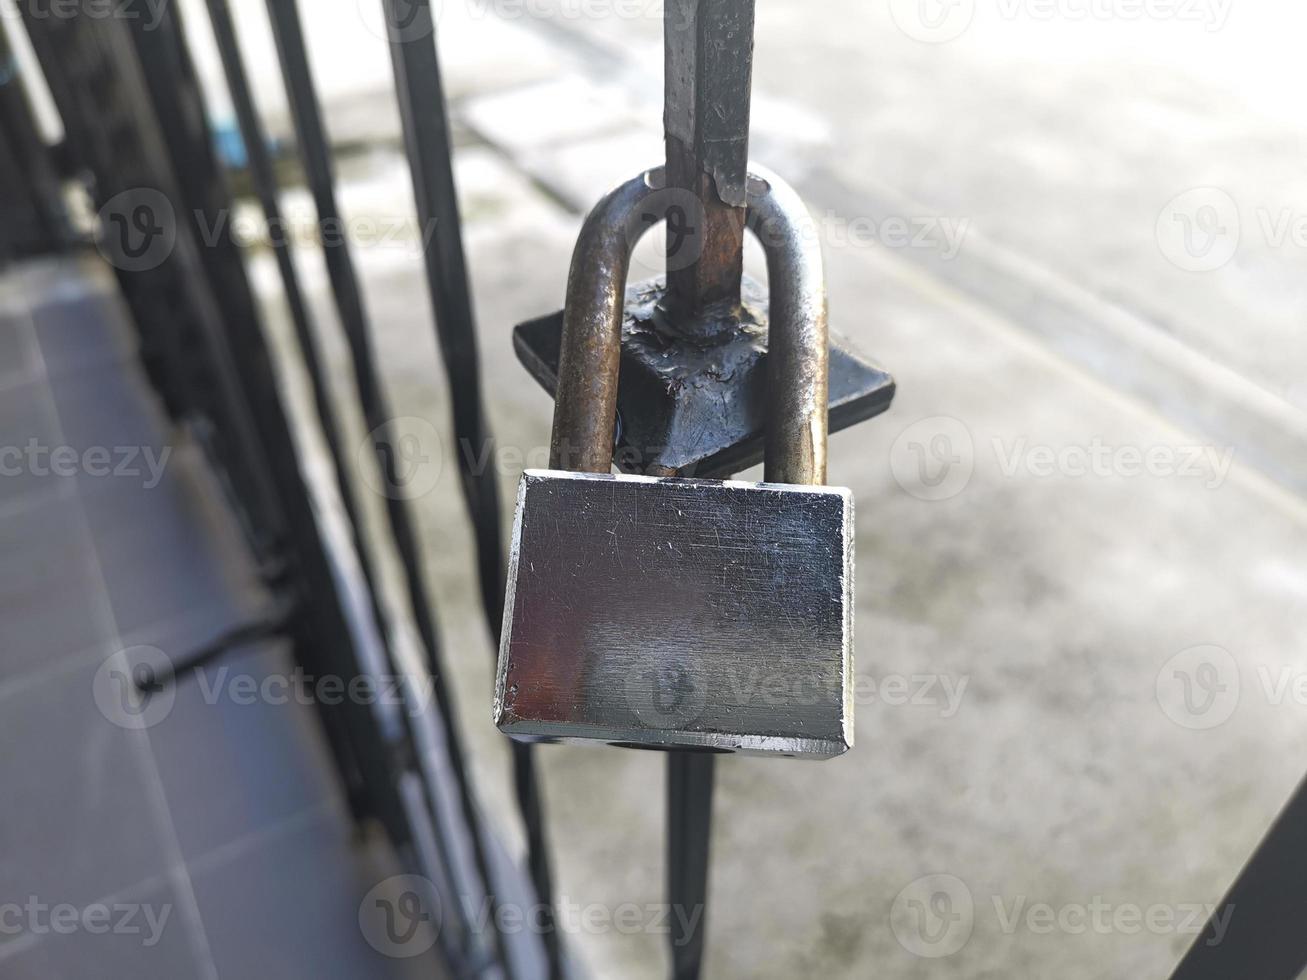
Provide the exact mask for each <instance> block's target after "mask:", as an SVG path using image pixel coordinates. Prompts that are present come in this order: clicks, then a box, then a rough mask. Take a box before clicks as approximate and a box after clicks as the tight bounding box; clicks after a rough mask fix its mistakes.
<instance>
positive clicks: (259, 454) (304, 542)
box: [23, 4, 408, 845]
mask: <svg viewBox="0 0 1307 980" xmlns="http://www.w3.org/2000/svg"><path fill="white" fill-rule="evenodd" d="M23 14H24V20H25V24H26V27H27V29H28V32H29V34H30V35H31V36H32V40H33V47H34V48H35V50H36V53H37V55H38V57H39V58H40V60H41V64H42V68H43V70H44V72H45V73H46V75H47V78H48V79H49V81H50V87H51V91H52V93H53V94H54V97H55V100H56V103H57V105H58V108H59V111H60V114H61V115H62V117H63V120H64V124H65V128H66V130H67V132H68V138H69V141H70V148H71V154H70V156H71V158H72V159H73V160H75V161H76V163H77V165H78V166H79V167H84V168H86V169H87V170H89V171H90V172H92V173H93V174H94V175H95V178H96V179H95V183H94V190H95V193H96V195H97V203H100V204H103V202H104V200H105V198H106V197H108V196H112V195H113V194H114V193H116V192H118V191H121V190H123V189H130V188H141V187H151V188H156V189H158V190H159V191H160V192H162V193H164V194H165V195H166V196H167V197H168V198H169V200H170V201H172V202H175V208H176V210H178V211H179V212H182V213H186V214H189V213H190V210H189V208H190V206H191V205H194V204H196V203H197V202H196V200H195V199H194V198H192V197H191V196H190V193H191V191H194V190H195V188H194V187H193V186H191V185H189V184H183V183H182V180H181V177H180V175H179V174H178V170H179V168H180V163H181V162H182V161H186V162H188V163H195V164H197V165H198V166H201V167H204V166H209V167H210V169H209V170H206V171H204V173H208V174H210V175H211V174H212V172H213V171H212V168H211V165H212V160H208V161H207V163H206V160H205V159H204V149H205V148H207V146H208V141H207V129H206V127H205V125H204V119H203V111H202V107H201V108H200V110H199V112H198V113H197V118H196V119H195V125H194V127H186V128H184V129H181V130H175V131H170V132H167V133H165V132H164V129H163V127H162V125H161V118H162V111H161V108H160V106H159V105H158V104H157V102H158V99H159V96H160V95H165V94H166V95H171V96H172V97H174V98H177V97H184V93H183V92H182V90H183V89H185V88H186V86H187V84H188V81H187V76H186V75H185V74H183V73H181V72H180V71H179V72H178V73H177V74H175V75H171V76H170V77H166V78H165V79H164V82H165V84H166V88H165V89H164V90H162V91H161V90H160V89H159V88H158V87H157V84H158V83H159V82H160V78H159V77H158V76H155V77H154V78H153V80H152V81H147V80H146V78H145V77H144V75H143V68H144V65H143V64H142V62H143V60H144V59H145V54H144V52H142V51H141V50H140V49H139V48H137V47H136V44H137V43H138V42H140V40H141V38H140V36H139V35H135V34H134V32H133V31H132V30H131V29H130V28H129V26H128V25H129V24H130V21H127V20H125V19H122V18H118V19H106V18H103V17H98V18H97V17H94V16H87V15H85V14H84V13H81V12H78V11H73V12H72V14H71V15H69V16H60V17H58V18H54V17H51V16H49V11H48V10H47V11H44V12H42V11H39V10H36V9H31V8H29V5H27V4H24V5H23ZM143 19H149V18H143ZM151 22H152V23H158V22H157V21H154V20H151ZM160 36H161V37H166V38H167V39H168V43H180V37H179V35H177V34H175V33H172V32H169V33H168V34H166V35H160ZM177 57H179V58H180V57H184V52H180V53H177ZM163 64H164V65H165V66H169V65H172V66H173V67H176V66H175V65H174V63H173V62H172V61H171V60H169V59H168V58H167V57H165V58H164V61H163ZM155 67H158V66H157V65H156V66H155ZM208 190H209V191H210V192H212V193H221V190H222V188H221V186H220V185H214V186H212V187H209V188H208ZM176 231H177V242H176V249H175V250H174V251H173V252H172V253H171V254H170V255H169V256H168V257H167V258H166V259H164V261H163V262H162V264H160V265H158V266H156V267H154V268H152V269H148V270H140V271H127V270H125V269H122V268H119V269H118V273H119V281H120V283H121V284H122V287H123V291H124V294H125V295H126V296H127V298H128V300H129V302H130V303H131V305H132V308H133V312H134V313H136V314H138V315H141V314H144V315H145V316H148V317H153V316H155V315H156V314H157V313H158V311H159V308H160V305H162V306H163V307H164V308H166V309H167V311H168V315H169V317H170V319H169V325H170V326H173V327H174V328H175V327H176V326H177V325H178V324H179V323H180V324H186V325H188V329H190V328H194V329H196V331H197V336H196V338H195V339H196V340H197V341H198V342H199V343H200V345H201V349H200V350H199V351H197V353H198V354H199V357H198V358H195V359H196V360H199V361H202V362H203V363H202V365H201V366H202V367H203V371H197V372H196V373H197V374H208V373H212V374H214V375H217V376H218V387H220V388H221V389H222V392H223V393H222V395H221V396H220V397H218V398H216V399H215V400H214V402H213V403H211V404H206V403H204V401H203V399H201V400H200V404H201V405H203V406H204V407H206V408H208V409H209V410H213V409H215V408H216V409H218V410H219V411H218V414H217V416H216V418H215V421H216V422H217V423H219V424H220V425H235V424H241V425H244V424H246V423H248V422H249V419H247V418H246V417H247V416H254V417H256V418H257V422H258V424H257V426H255V427H254V432H253V435H254V436H256V438H252V439H251V440H244V439H242V440H238V441H237V442H236V443H235V446H234V447H233V448H236V449H239V450H241V451H243V452H244V453H247V454H248V459H246V460H245V465H246V466H247V467H248V468H249V469H251V470H254V471H257V472H259V473H262V474H265V475H268V474H270V480H269V487H270V489H271V491H272V493H273V496H274V499H273V503H274V504H275V505H276V507H277V513H275V514H264V515H263V518H264V519H265V520H269V521H273V527H274V528H275V529H279V528H280V524H279V523H278V521H279V515H285V516H286V520H287V524H288V527H287V531H286V536H285V539H284V541H285V544H286V545H287V546H288V548H289V551H288V552H287V553H286V557H287V558H288V559H289V565H288V566H287V568H286V575H285V582H287V583H293V584H294V585H295V586H296V589H295V598H298V599H299V600H300V602H301V603H302V606H301V608H302V609H303V610H304V611H305V615H302V616H296V617H295V618H294V620H293V629H294V632H295V650H296V652H297V654H299V655H301V656H302V655H304V654H305V653H309V652H311V653H312V655H313V657H314V662H313V663H311V664H308V666H309V668H310V669H311V670H314V671H315V672H321V673H330V672H336V673H340V674H341V676H347V675H348V674H347V672H348V671H349V670H350V665H351V664H357V662H358V651H357V648H356V647H355V646H354V641H353V639H352V637H351V634H350V631H349V629H348V625H347V618H348V617H347V616H346V614H345V611H344V606H343V604H342V602H341V598H340V593H339V590H338V584H337V581H336V579H335V577H334V576H333V574H332V569H331V558H330V556H329V554H328V550H329V549H328V546H327V544H326V543H325V541H324V539H323V538H322V536H321V534H320V528H319V526H318V525H317V523H316V521H315V519H314V517H313V510H312V507H311V505H310V499H309V495H308V490H307V487H306V485H305V483H304V480H303V474H302V473H301V472H300V471H299V469H298V465H297V462H296V457H295V451H294V442H293V438H292V436H291V434H290V428H289V425H288V422H287V419H286V416H285V413H284V411H283V406H282V405H281V401H280V396H279V394H278V388H277V386H276V384H275V382H274V379H273V378H272V377H271V375H270V373H269V370H270V365H269V362H268V359H267V357H266V350H265V349H264V347H263V340H262V336H261V333H260V330H259V324H258V322H257V321H255V322H251V323H234V324H233V323H224V322H223V320H222V317H221V311H220V307H219V304H218V303H217V301H216V299H215V297H214V295H213V293H214V292H215V290H216V289H217V288H218V286H217V284H216V281H215V280H214V279H213V278H211V275H210V273H211V266H210V265H209V264H208V263H206V262H202V261H201V254H202V252H203V250H202V249H201V244H200V240H199V237H198V234H197V232H198V229H197V228H196V227H195V226H194V225H193V224H192V223H190V222H179V223H178V226H177V229H176ZM234 276H235V278H236V279H238V280H239V279H241V278H242V277H243V271H242V270H239V269H237V270H236V271H235V273H234ZM180 284H184V286H183V285H180ZM228 331H230V332H231V333H232V334H234V335H235V336H234V338H229V337H228ZM168 366H169V367H170V368H171V369H172V370H174V371H176V370H178V369H179V368H180V367H181V366H182V362H181V361H172V362H170V363H169V365H168ZM229 397H230V398H233V399H234V403H233V404H230V405H229V404H226V400H227V399H228V398H229ZM196 407H197V406H195V405H192V410H193V411H194V410H196ZM243 419H244V420H245V422H244V423H243V422H242V420H243ZM265 441H266V442H265ZM265 448H266V451H267V452H266V456H265V455H264V450H265ZM225 462H230V460H225ZM278 536H279V537H280V532H278ZM322 720H323V722H324V727H325V728H326V733H327V736H328V739H329V741H330V743H331V746H332V748H333V751H335V752H337V760H338V763H339V764H340V766H341V774H342V776H343V777H344V778H345V780H346V781H347V784H348V785H349V788H350V790H351V802H354V800H355V799H356V797H355V796H354V792H355V791H356V790H357V789H358V788H359V787H362V788H363V790H364V795H365V798H366V800H367V801H368V805H369V809H368V812H369V813H370V814H371V815H374V816H376V817H378V818H379V819H380V820H381V821H382V822H383V823H384V824H385V826H386V828H387V830H388V831H389V832H390V833H391V835H392V838H393V839H394V840H396V842H397V843H398V844H401V845H402V844H404V843H405V841H406V839H407V835H408V830H407V825H406V823H405V820H404V818H403V816H402V810H403V806H402V802H401V801H400V800H399V799H398V797H397V795H396V790H395V787H394V785H393V784H392V781H391V771H392V770H391V767H390V761H391V758H390V755H389V752H388V747H387V746H386V745H384V744H383V743H382V740H381V738H380V737H379V734H380V733H379V731H378V729H377V726H376V724H375V722H374V721H373V719H372V718H371V717H370V712H369V710H368V709H367V708H366V707H364V706H361V705H351V704H348V703H347V704H345V705H344V706H342V707H341V708H340V709H333V710H332V711H330V712H327V711H324V712H323V716H322Z"/></svg>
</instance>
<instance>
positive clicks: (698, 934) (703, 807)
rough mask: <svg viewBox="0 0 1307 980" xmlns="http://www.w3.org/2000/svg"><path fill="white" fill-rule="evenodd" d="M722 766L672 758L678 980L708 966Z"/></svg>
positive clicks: (670, 835)
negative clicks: (716, 789)
mask: <svg viewBox="0 0 1307 980" xmlns="http://www.w3.org/2000/svg"><path fill="white" fill-rule="evenodd" d="M716 760H717V757H716V756H715V755H712V754H711V753H707V752H672V753H669V754H668V756H667V853H668V861H667V896H668V904H669V905H670V907H671V908H670V911H671V915H670V917H669V918H670V921H671V922H672V932H671V936H670V938H671V944H672V980H696V978H697V977H698V976H699V973H700V970H701V969H702V965H703V950H704V939H705V936H706V934H707V929H708V922H707V919H708V867H709V856H710V853H711V838H712V798H713V776H714V773H715V771H716Z"/></svg>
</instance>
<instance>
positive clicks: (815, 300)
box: [550, 167, 893, 484]
mask: <svg viewBox="0 0 1307 980" xmlns="http://www.w3.org/2000/svg"><path fill="white" fill-rule="evenodd" d="M753 170H754V175H753V179H752V180H751V183H750V188H751V193H750V196H749V224H750V226H751V227H752V228H753V229H754V232H755V234H757V235H758V237H759V240H760V241H761V242H762V244H763V247H764V251H765V252H766V254H767V262H768V271H769V277H770V280H771V292H770V298H769V309H770V313H769V315H768V316H766V317H765V319H764V320H763V322H767V321H770V324H771V329H770V330H769V331H768V332H769V334H770V337H769V338H768V344H769V346H770V353H767V354H766V357H765V358H764V357H763V356H762V355H763V353H764V348H763V346H762V339H763V338H762V337H761V336H758V335H757V330H758V327H757V324H756V323H755V324H754V331H755V332H753V333H750V332H749V331H747V330H744V331H743V333H742V334H740V336H738V337H737V338H736V339H734V340H732V341H731V342H728V343H724V344H719V345H718V346H716V347H712V348H705V349H701V348H699V347H697V346H696V345H693V344H678V343H677V342H676V341H675V340H674V339H673V340H670V341H666V342H663V343H662V346H661V348H660V349H659V351H658V352H657V354H658V355H661V357H662V359H663V360H664V361H665V362H667V363H670V364H672V365H682V366H688V368H687V371H686V372H685V373H686V375H687V378H688V376H690V375H693V377H694V379H696V380H697V379H698V378H701V377H710V376H716V377H717V378H718V379H719V380H720V381H722V384H724V385H727V386H729V385H730V384H731V383H732V382H731V379H732V378H734V379H737V380H738V379H740V378H742V377H743V375H744V374H745V372H746V370H747V369H750V368H752V367H755V366H756V365H757V364H759V363H761V362H762V361H763V360H765V362H766V365H767V367H766V371H767V375H768V377H769V381H768V383H767V384H766V387H765V390H763V391H761V392H758V391H753V392H751V397H750V398H749V399H747V402H748V404H749V406H750V408H748V409H747V411H748V412H751V413H752V414H755V415H756V414H757V413H758V403H759V402H761V404H763V405H766V406H768V409H767V412H766V415H765V417H766V418H767V424H766V426H765V428H766V430H767V434H766V436H765V439H766V447H767V453H766V456H767V459H768V463H767V479H768V480H769V481H772V482H777V483H796V484H811V483H822V482H824V481H825V477H826V448H825V446H826V438H827V433H828V429H829V424H830V423H829V404H830V387H829V380H828V373H829V367H830V359H831V357H830V339H829V328H828V325H827V322H828V317H827V309H826V288H825V282H824V280H823V272H822V259H821V249H820V243H819V241H818V239H817V236H816V234H815V233H814V228H813V222H812V218H811V216H810V215H809V214H808V211H807V209H806V208H805V207H804V205H803V202H802V200H801V199H800V198H799V196H798V194H796V193H795V192H794V191H793V190H792V189H791V188H790V187H789V186H788V185H787V184H785V182H784V181H782V180H780V178H778V177H776V176H775V175H774V174H772V173H770V172H769V171H767V170H765V169H764V168H761V167H754V168H753ZM662 176H663V172H662V170H661V169H655V170H650V171H648V172H646V173H645V174H642V175H641V176H639V177H637V178H635V179H634V180H631V181H628V182H627V183H625V184H623V185H622V186H621V187H619V188H617V189H616V190H614V191H613V192H612V193H610V194H609V195H608V196H607V197H605V198H604V199H603V200H602V201H600V202H599V204H598V205H597V206H596V207H595V209H594V210H593V211H592V212H591V214H590V216H589V217H588V218H587V219H586V222H585V225H584V227H583V228H582V230H581V236H580V238H579V240H578V241H577V246H576V251H575V253H574V254H573V258H572V271H571V276H570V278H569V280H568V291H567V306H566V308H565V310H564V313H563V331H562V349H561V351H560V353H559V364H558V395H557V406H556V408H555V415H554V432H553V441H552V452H551V463H550V465H551V466H552V467H553V468H555V469H564V470H573V471H577V472H586V473H607V472H608V471H609V470H610V469H611V468H612V464H613V447H614V423H615V417H616V411H617V406H618V389H619V384H618V382H619V369H620V368H621V366H622V362H623V350H622V348H623V330H624V325H625V326H626V327H628V328H629V329H627V337H626V341H627V343H626V346H627V349H628V351H629V350H631V349H633V348H636V347H640V346H644V347H646V348H650V350H652V348H653V347H658V346H659V344H660V341H659V340H658V338H657V337H655V336H653V335H652V332H653V331H654V330H655V329H656V327H655V326H647V325H646V326H641V327H639V331H637V329H636V327H633V326H632V325H631V324H630V323H628V320H629V319H630V318H631V317H632V315H633V311H634V315H635V316H636V317H637V318H638V317H640V316H642V315H644V314H641V313H640V312H639V310H640V309H641V308H642V304H641V303H639V302H636V303H634V304H632V305H630V306H628V304H627V300H628V291H627V289H626V276H627V273H628V271H629V268H630V254H631V251H632V249H633V248H634V247H635V244H636V243H637V242H638V241H639V238H640V236H641V235H642V234H643V233H644V232H645V231H646V230H647V229H648V227H649V224H648V222H647V221H646V220H644V212H646V211H647V209H648V208H649V207H650V206H653V204H654V201H655V196H656V195H657V194H658V192H659V191H660V190H661V188H662V186H663V185H662ZM657 200H658V201H659V202H660V203H661V202H663V201H665V198H662V197H658V198H657ZM642 291H643V292H647V293H648V294H649V296H651V297H656V296H657V295H658V289H657V287H656V286H644V287H638V289H637V291H636V297H635V298H636V299H637V300H638V299H639V297H640V296H641V295H642ZM644 305H650V304H644ZM649 316H650V318H652V314H649ZM640 322H641V323H643V322H644V321H640ZM742 322H743V321H742ZM742 329H743V328H741V327H739V326H737V328H736V330H737V332H739V331H741V330H742ZM636 332H641V335H640V336H634V335H633V334H634V333H636ZM642 356H643V359H644V361H646V362H648V361H652V360H653V359H654V357H655V354H654V353H649V352H646V355H642ZM628 363H629V359H628ZM844 364H845V362H844V360H843V359H841V365H842V366H843V365H844ZM671 370H673V371H675V370H676V368H675V367H673V368H672V369H671ZM658 377H659V378H662V380H663V381H667V382H668V383H669V384H672V385H675V384H682V385H683V386H685V387H686V388H689V387H690V386H691V385H692V384H693V383H694V382H692V381H690V380H687V379H685V378H683V379H680V380H679V381H678V380H677V378H675V377H671V376H668V377H663V376H662V375H658ZM876 382H877V383H876V384H875V385H874V386H873V393H874V394H875V395H876V396H877V400H876V404H877V406H878V408H879V410H883V408H884V407H887V406H888V404H889V399H890V397H892V395H893V381H892V380H891V379H890V378H889V376H888V375H885V374H884V373H883V372H879V373H878V375H877V377H876ZM735 394H737V395H738V394H739V392H738V391H737V392H735ZM718 401H720V402H721V403H722V404H729V402H730V399H726V398H720V399H718ZM873 414H874V412H873ZM864 417H865V416H864ZM718 423H719V420H717V419H715V418H714V419H713V420H711V421H707V422H705V424H704V427H703V428H704V432H705V433H706V434H708V435H711V434H712V433H714V432H717V430H718V428H719V427H720V426H719V424H718ZM754 434H756V433H754ZM669 436H672V437H673V440H672V441H675V442H676V443H677V444H678V445H686V444H689V443H691V440H690V439H688V437H687V436H686V434H685V433H681V432H676V433H669ZM748 436H749V434H747V433H740V432H732V436H731V441H732V442H733V443H734V442H744V441H745V440H746V439H747V438H748ZM710 442H711V445H712V446H714V447H715V446H716V442H715V441H712V440H710ZM644 448H646V449H652V448H653V447H644ZM665 450H666V447H660V451H659V454H657V455H656V456H655V455H654V454H652V453H651V454H650V456H648V457H642V458H641V459H639V460H638V461H637V465H635V466H624V467H623V468H625V469H630V470H632V471H634V470H637V469H638V470H639V471H641V472H646V473H647V472H654V473H658V472H660V471H666V470H674V471H684V467H683V466H680V465H678V463H679V460H676V461H674V462H671V463H670V464H669V462H668V457H667V455H666V452H665ZM714 455H715V454H714ZM736 458H737V459H738V457H736Z"/></svg>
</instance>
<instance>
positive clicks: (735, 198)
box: [663, 0, 755, 980]
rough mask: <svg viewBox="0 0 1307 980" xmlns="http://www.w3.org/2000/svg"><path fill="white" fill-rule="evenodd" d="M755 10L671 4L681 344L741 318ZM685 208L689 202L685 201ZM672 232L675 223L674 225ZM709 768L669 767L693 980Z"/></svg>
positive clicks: (698, 762)
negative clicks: (722, 321) (690, 207)
mask: <svg viewBox="0 0 1307 980" xmlns="http://www.w3.org/2000/svg"><path fill="white" fill-rule="evenodd" d="M754 19H755V0H667V3H666V7H665V9H664V20H663V31H664V49H665V64H664V85H665V98H666V102H665V108H664V115H663V123H664V127H665V130H666V140H667V177H666V185H667V187H668V188H674V189H679V190H681V191H685V192H688V194H689V195H693V200H694V201H695V202H696V204H697V208H696V210H697V211H698V214H697V215H691V216H688V217H687V216H684V215H678V211H683V210H684V207H682V208H679V209H678V208H677V207H676V206H675V205H674V204H671V205H670V206H669V210H668V215H667V220H668V230H667V299H666V307H667V310H668V312H669V314H670V315H671V320H672V323H673V324H674V325H675V326H676V328H677V329H678V330H680V331H681V332H682V333H683V334H686V335H687V336H696V335H699V336H704V335H710V334H711V333H713V332H715V329H716V328H715V326H714V321H715V320H717V319H719V318H724V317H730V316H733V315H735V314H736V313H737V311H738V309H739V306H740V284H741V279H742V277H743V274H744V231H745V223H746V218H747V213H748V211H747V206H748V173H749V116H750V101H751V100H750V96H751V89H752V85H753V28H754ZM687 199H688V198H687ZM678 223H679V224H678ZM713 777H714V760H713V757H712V756H711V755H693V754H686V753H680V752H673V753H670V754H669V755H668V758H667V790H668V795H667V891H668V902H669V904H671V906H672V907H673V909H675V908H677V907H678V906H679V907H680V908H681V909H682V910H683V911H684V912H685V913H688V914H689V915H693V914H694V913H695V912H696V911H699V910H700V909H702V911H703V914H702V915H701V916H699V917H697V918H695V919H692V920H687V919H684V918H681V917H677V916H674V918H676V919H677V921H695V922H696V923H697V925H696V927H695V928H694V929H693V933H692V934H690V935H679V934H678V931H677V930H674V932H673V935H672V937H671V948H672V976H673V977H674V978H675V980H696V978H697V977H698V976H699V973H700V971H701V969H702V965H703V951H704V942H705V935H706V931H707V926H706V919H707V899H708V865H709V841H710V838H711V834H712V796H713Z"/></svg>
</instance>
